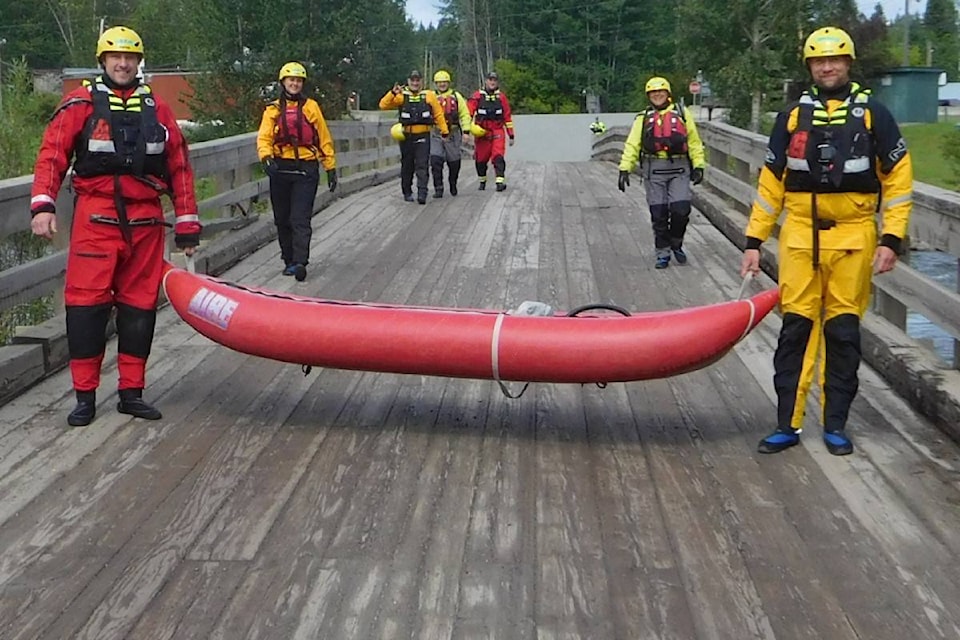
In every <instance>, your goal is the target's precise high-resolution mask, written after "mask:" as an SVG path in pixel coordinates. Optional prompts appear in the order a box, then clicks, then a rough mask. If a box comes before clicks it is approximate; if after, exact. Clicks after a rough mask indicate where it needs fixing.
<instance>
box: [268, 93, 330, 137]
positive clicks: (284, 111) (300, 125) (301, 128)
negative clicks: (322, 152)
mask: <svg viewBox="0 0 960 640" xmlns="http://www.w3.org/2000/svg"><path fill="white" fill-rule="evenodd" d="M277 106H278V107H279V109H280V117H279V118H277V124H276V126H275V127H274V130H273V144H275V145H284V144H288V145H290V146H292V147H293V148H294V149H296V148H298V147H314V148H318V147H319V146H320V136H319V135H318V134H317V130H316V129H315V128H314V126H313V125H312V124H310V122H309V121H308V120H307V119H306V118H305V117H304V115H303V102H301V101H299V100H297V101H294V102H288V101H287V100H286V98H280V100H279V101H278V102H277Z"/></svg>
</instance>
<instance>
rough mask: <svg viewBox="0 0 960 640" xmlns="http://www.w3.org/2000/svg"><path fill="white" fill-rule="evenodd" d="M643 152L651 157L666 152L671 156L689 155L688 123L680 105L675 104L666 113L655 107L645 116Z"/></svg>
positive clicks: (642, 141)
mask: <svg viewBox="0 0 960 640" xmlns="http://www.w3.org/2000/svg"><path fill="white" fill-rule="evenodd" d="M641 146H642V147H643V151H644V152H645V153H648V154H650V155H657V154H658V153H664V152H666V153H667V155H671V156H682V155H686V154H687V123H686V120H685V117H684V114H683V111H681V107H680V105H678V104H676V103H674V104H672V105H670V108H669V109H667V110H666V111H657V110H656V109H654V108H653V107H651V108H649V109H647V111H646V113H644V114H643V137H642V140H641Z"/></svg>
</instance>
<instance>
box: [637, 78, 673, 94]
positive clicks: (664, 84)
mask: <svg viewBox="0 0 960 640" xmlns="http://www.w3.org/2000/svg"><path fill="white" fill-rule="evenodd" d="M643 91H644V93H650V92H651V91H666V92H667V93H669V94H670V95H673V92H672V91H671V90H670V82H669V81H668V80H667V79H666V78H661V77H660V76H656V77H653V78H650V79H649V80H647V86H646V88H645V89H644V90H643Z"/></svg>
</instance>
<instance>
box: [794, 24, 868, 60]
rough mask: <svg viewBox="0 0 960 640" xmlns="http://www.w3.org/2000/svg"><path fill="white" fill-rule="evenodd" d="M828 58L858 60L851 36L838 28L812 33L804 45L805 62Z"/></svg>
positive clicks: (818, 30) (825, 28) (828, 28)
mask: <svg viewBox="0 0 960 640" xmlns="http://www.w3.org/2000/svg"><path fill="white" fill-rule="evenodd" d="M827 56H850V58H851V59H852V60H856V58H857V54H856V52H855V51H854V48H853V38H851V37H850V34H848V33H847V32H846V31H844V30H843V29H839V28H837V27H823V28H822V29H817V30H816V31H814V32H813V33H811V34H810V35H809V36H808V37H807V41H806V42H805V43H803V61H804V62H806V61H807V60H809V59H810V58H826V57H827Z"/></svg>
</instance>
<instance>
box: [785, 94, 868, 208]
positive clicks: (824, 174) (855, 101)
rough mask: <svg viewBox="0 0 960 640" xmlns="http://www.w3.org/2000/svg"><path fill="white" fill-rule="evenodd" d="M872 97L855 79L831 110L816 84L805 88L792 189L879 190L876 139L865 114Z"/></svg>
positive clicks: (794, 142)
mask: <svg viewBox="0 0 960 640" xmlns="http://www.w3.org/2000/svg"><path fill="white" fill-rule="evenodd" d="M869 101H870V91H869V90H867V89H861V88H860V85H858V84H857V83H853V85H852V87H851V89H850V95H849V96H847V98H846V99H845V100H844V101H843V104H841V105H840V106H839V107H837V108H836V109H834V111H833V113H832V114H828V113H827V109H826V107H825V106H824V105H823V103H822V102H821V101H820V99H819V97H818V96H817V95H816V90H815V89H814V90H813V91H804V92H803V94H802V95H801V96H800V100H799V101H798V106H797V109H799V111H798V113H797V128H796V130H795V131H793V132H791V135H790V143H789V145H788V146H787V169H788V172H787V177H786V180H785V181H784V186H785V188H786V190H787V191H798V192H812V191H817V192H819V193H879V192H880V179H879V178H878V177H877V172H876V168H875V161H876V141H875V140H874V137H873V134H872V133H871V132H870V130H869V129H867V123H866V119H865V118H866V113H867V108H868V107H867V105H868V103H869Z"/></svg>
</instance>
